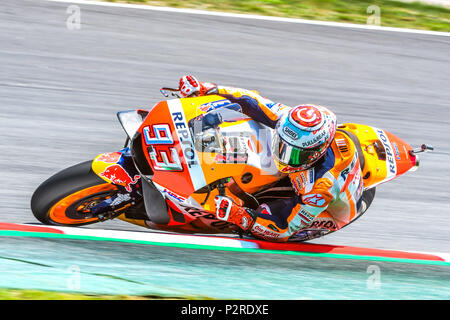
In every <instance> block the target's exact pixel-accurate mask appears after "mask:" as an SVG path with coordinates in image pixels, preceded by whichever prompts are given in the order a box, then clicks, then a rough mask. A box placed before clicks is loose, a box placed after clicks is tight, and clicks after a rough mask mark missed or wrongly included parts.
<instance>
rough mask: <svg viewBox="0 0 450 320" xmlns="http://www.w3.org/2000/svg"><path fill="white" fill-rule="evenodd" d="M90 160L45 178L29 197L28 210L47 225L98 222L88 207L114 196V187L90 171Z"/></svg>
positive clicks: (74, 224) (115, 189)
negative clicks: (29, 205) (29, 204)
mask: <svg viewBox="0 0 450 320" xmlns="http://www.w3.org/2000/svg"><path fill="white" fill-rule="evenodd" d="M91 164H92V161H86V162H82V163H79V164H77V165H74V166H72V167H69V168H67V169H64V170H62V171H60V172H58V173H57V174H55V175H53V176H52V177H50V178H49V179H47V180H46V181H44V182H43V183H42V184H41V185H40V186H39V187H38V188H37V189H36V191H35V192H34V194H33V196H32V198H31V210H32V212H33V214H34V216H35V217H36V219H38V220H39V221H40V222H42V223H44V224H49V225H70V226H81V225H87V224H91V223H96V222H98V221H99V219H98V218H97V217H93V216H89V214H87V213H86V212H88V211H89V210H88V209H89V206H92V205H94V204H95V202H97V203H98V202H99V201H102V200H104V199H107V198H109V197H111V196H112V195H114V194H115V193H116V192H117V188H116V187H115V186H114V185H112V184H109V183H107V182H106V181H104V180H102V179H101V178H100V177H99V176H97V175H96V174H95V172H93V171H92V168H91Z"/></svg>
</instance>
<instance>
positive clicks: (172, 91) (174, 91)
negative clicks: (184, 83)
mask: <svg viewBox="0 0 450 320" xmlns="http://www.w3.org/2000/svg"><path fill="white" fill-rule="evenodd" d="M167 91H170V93H171V94H172V96H174V97H177V98H181V97H180V95H179V94H178V92H180V90H178V89H174V88H165V87H163V88H161V89H159V92H161V94H162V95H163V96H164V97H166V98H168V97H169V94H168V93H167Z"/></svg>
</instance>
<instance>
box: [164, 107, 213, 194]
mask: <svg viewBox="0 0 450 320" xmlns="http://www.w3.org/2000/svg"><path fill="white" fill-rule="evenodd" d="M167 104H168V107H169V110H170V114H171V116H172V121H173V124H174V126H175V130H176V132H177V135H178V140H179V141H180V146H181V153H182V158H183V159H184V162H185V163H186V166H187V169H188V171H189V175H190V178H191V179H190V180H191V182H192V186H193V188H194V190H198V189H200V188H202V187H204V186H205V185H206V180H205V175H204V173H203V169H202V167H201V165H200V161H199V159H198V157H197V153H196V151H195V149H194V144H193V141H192V137H191V133H190V131H189V128H188V126H187V122H186V118H185V115H184V111H183V106H182V104H181V101H180V99H174V100H169V101H167Z"/></svg>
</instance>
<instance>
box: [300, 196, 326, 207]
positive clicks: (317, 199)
mask: <svg viewBox="0 0 450 320" xmlns="http://www.w3.org/2000/svg"><path fill="white" fill-rule="evenodd" d="M302 200H303V203H304V204H307V205H310V206H314V207H322V206H323V205H325V198H324V197H323V195H321V194H315V193H313V194H308V195H304V196H303V197H302Z"/></svg>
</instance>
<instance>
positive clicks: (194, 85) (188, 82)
mask: <svg viewBox="0 0 450 320" xmlns="http://www.w3.org/2000/svg"><path fill="white" fill-rule="evenodd" d="M179 90H180V93H181V95H182V96H183V97H184V98H187V97H191V96H198V95H200V90H201V85H200V82H199V81H198V80H197V79H196V78H195V77H193V76H184V77H182V78H181V79H180V85H179Z"/></svg>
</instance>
